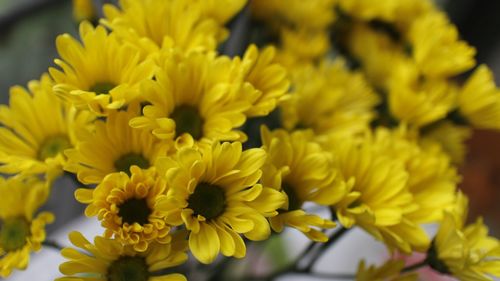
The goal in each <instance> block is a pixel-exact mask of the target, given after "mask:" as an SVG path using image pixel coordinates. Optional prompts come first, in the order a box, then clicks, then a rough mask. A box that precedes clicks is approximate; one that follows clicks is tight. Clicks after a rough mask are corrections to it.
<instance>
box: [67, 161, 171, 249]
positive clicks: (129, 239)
mask: <svg viewBox="0 0 500 281" xmlns="http://www.w3.org/2000/svg"><path fill="white" fill-rule="evenodd" d="M130 174H131V175H130V176H128V175H127V174H126V173H123V172H121V173H113V174H110V175H108V176H106V177H105V178H104V179H103V180H102V182H101V183H100V184H99V185H98V186H97V187H96V188H95V189H85V188H80V189H78V190H77V191H76V193H75V196H76V199H77V200H78V201H79V202H81V203H85V204H88V206H87V208H86V209H85V215H87V216H88V217H92V216H97V218H98V219H99V220H100V221H101V225H102V226H103V227H104V228H105V229H106V231H105V233H104V236H105V237H107V238H110V237H114V238H115V239H117V240H118V241H120V242H122V243H124V244H127V245H132V246H133V248H134V250H136V251H139V252H144V251H146V250H147V249H148V246H149V245H150V244H151V243H152V242H158V243H161V244H165V243H168V242H170V239H171V237H170V236H169V231H170V227H169V226H168V225H167V224H166V222H165V218H164V216H162V215H161V214H160V213H159V212H158V210H157V208H156V200H157V198H158V197H159V196H160V195H162V194H163V193H165V191H166V184H165V181H164V180H163V179H162V178H160V177H159V176H158V175H157V174H156V170H155V169H154V168H151V169H148V170H141V168H139V167H138V166H135V165H134V166H132V167H130Z"/></svg>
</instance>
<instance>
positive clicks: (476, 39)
mask: <svg viewBox="0 0 500 281" xmlns="http://www.w3.org/2000/svg"><path fill="white" fill-rule="evenodd" d="M96 2H103V1H96ZM439 2H440V4H441V5H442V6H443V8H444V9H445V10H447V11H448V14H449V16H450V18H451V20H452V21H453V22H454V23H455V24H456V25H457V27H458V29H459V31H460V33H461V35H462V38H463V39H465V40H466V41H468V42H469V43H470V44H471V45H473V46H475V47H476V48H477V61H478V63H480V64H481V63H485V64H487V65H489V66H490V67H491V68H492V69H493V71H494V73H496V76H497V78H496V79H497V84H500V28H499V27H500V1H491V0H453V1H451V0H449V1H439ZM61 33H70V34H76V33H77V24H76V23H75V22H74V20H73V18H72V7H71V1H69V0H0V103H3V104H5V103H8V97H9V88H10V87H11V86H13V85H16V84H19V85H26V83H27V82H28V81H30V80H32V79H38V78H39V77H40V75H41V74H42V73H43V72H45V71H47V68H48V67H49V66H52V65H53V60H54V58H56V57H57V54H56V49H55V38H56V36H57V35H58V34H61ZM468 145H469V154H468V157H467V161H466V164H465V166H464V167H462V168H461V174H462V176H463V182H462V184H461V188H462V189H463V190H464V191H465V193H467V194H468V195H469V196H470V198H471V199H470V205H471V212H470V216H471V218H475V217H477V216H478V215H482V216H484V218H485V221H486V222H487V224H488V225H489V226H490V228H491V233H492V235H494V236H496V237H500V204H499V201H500V134H499V133H493V132H487V131H476V132H475V134H474V136H473V138H472V139H471V140H470V141H469V143H468ZM74 189H75V184H74V183H73V181H72V180H71V178H69V177H65V178H62V179H60V180H59V182H58V183H57V184H56V189H55V192H53V195H52V197H51V199H50V201H49V204H48V206H47V208H48V209H50V210H52V211H54V212H56V215H57V222H56V223H55V224H54V225H52V226H51V228H50V229H49V231H50V232H51V233H54V232H56V231H57V229H58V228H60V227H61V226H62V225H67V223H69V222H70V221H71V220H72V219H73V218H75V217H77V216H78V215H81V214H82V210H83V207H82V206H81V205H79V204H78V203H77V202H76V201H75V200H74V198H73V196H72V194H73V192H74ZM0 196H1V195H0ZM93 225H95V224H93ZM88 227H89V226H87V225H83V226H82V225H81V224H80V226H79V228H88ZM90 228H92V227H90ZM92 231H93V230H92ZM66 233H67V231H66ZM56 236H58V237H64V236H65V234H61V233H59V234H57V233H56ZM357 247H358V248H359V245H358V246H357ZM346 262H348V261H346V260H344V261H343V263H346ZM13 278H16V277H15V276H14V277H13ZM24 278H25V277H22V279H17V280H27V279H24ZM36 280H41V279H38V278H37V279H36ZM287 280H288V279H287ZM290 280H291V279H290ZM296 280H303V279H296Z"/></svg>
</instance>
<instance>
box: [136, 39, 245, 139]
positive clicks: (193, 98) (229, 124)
mask: <svg viewBox="0 0 500 281" xmlns="http://www.w3.org/2000/svg"><path fill="white" fill-rule="evenodd" d="M159 63H160V65H161V69H160V70H159V71H158V72H157V73H156V74H155V80H154V81H148V82H147V83H145V84H144V87H143V88H142V94H143V95H144V99H145V100H146V101H147V102H148V103H149V104H148V105H146V106H145V107H144V109H143V116H139V117H136V118H134V119H132V120H131V122H130V125H131V126H132V127H134V128H141V129H145V130H148V131H152V133H153V135H154V136H156V137H157V138H159V139H162V140H175V146H176V147H177V148H180V147H183V146H192V145H193V144H195V143H200V142H202V141H207V140H221V141H222V140H225V141H235V140H246V136H245V135H244V134H243V133H242V132H241V131H239V130H236V128H238V127H240V126H241V125H243V123H244V122H245V120H246V116H245V114H244V112H245V111H246V110H248V109H249V108H250V103H249V101H248V100H246V99H244V98H238V97H239V96H237V95H236V94H235V93H234V92H233V91H232V89H233V87H238V86H239V82H237V84H236V85H234V84H232V83H230V82H231V81H234V80H236V79H235V78H234V77H232V73H233V72H234V71H233V72H232V70H231V61H230V60H229V58H227V57H217V58H216V57H215V54H213V53H211V54H203V53H198V52H193V53H190V54H184V53H181V52H179V51H178V50H173V49H172V50H165V51H164V52H163V53H162V57H161V58H160V59H159ZM236 71H237V70H236Z"/></svg>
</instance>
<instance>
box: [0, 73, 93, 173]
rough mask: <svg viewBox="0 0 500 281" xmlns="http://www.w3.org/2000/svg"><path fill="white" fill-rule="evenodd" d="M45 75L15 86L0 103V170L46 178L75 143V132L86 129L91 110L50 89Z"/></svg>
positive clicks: (76, 137) (64, 160)
mask: <svg viewBox="0 0 500 281" xmlns="http://www.w3.org/2000/svg"><path fill="white" fill-rule="evenodd" d="M52 86H53V82H52V80H51V79H50V78H49V76H48V75H42V77H41V79H40V81H31V82H29V83H28V89H24V88H22V87H19V86H16V87H13V88H11V91H10V105H9V106H6V105H1V106H0V123H1V125H2V126H3V127H1V128H0V156H1V157H0V162H1V163H2V166H0V172H3V173H9V174H13V173H22V174H41V173H45V174H46V175H47V178H48V180H52V179H53V178H54V177H55V176H57V175H58V174H60V173H61V172H62V166H63V165H64V163H65V162H66V158H65V157H64V154H63V151H64V150H65V149H67V148H70V147H73V146H75V145H76V142H77V139H78V132H80V131H86V130H87V129H88V127H89V126H90V122H91V121H92V120H93V116H92V114H90V113H88V112H79V111H77V110H76V109H75V108H73V107H72V106H71V105H69V104H66V103H64V102H62V101H61V100H60V99H59V98H57V96H55V95H54V93H53V91H52Z"/></svg>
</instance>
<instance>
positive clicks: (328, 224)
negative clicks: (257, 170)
mask: <svg viewBox="0 0 500 281" xmlns="http://www.w3.org/2000/svg"><path fill="white" fill-rule="evenodd" d="M261 136H262V143H263V148H264V149H265V150H266V152H267V154H268V158H267V162H266V164H265V165H264V167H263V169H262V170H263V175H262V184H263V185H264V186H269V187H272V188H274V189H275V190H278V191H281V192H284V193H285V194H286V196H287V199H288V200H287V202H286V203H285V204H284V205H283V206H281V210H280V214H279V215H277V216H275V217H272V218H270V219H269V220H270V222H271V227H272V228H273V230H275V231H277V232H281V231H283V228H284V227H285V226H291V227H293V228H296V229H298V230H299V231H302V232H303V233H304V234H305V235H306V236H307V237H308V238H309V239H311V240H314V241H318V242H326V241H327V240H328V236H326V235H325V234H324V233H323V232H321V231H320V230H318V229H316V228H320V229H321V228H333V227H335V223H334V222H332V221H330V220H327V219H323V218H321V217H319V216H317V215H314V214H308V213H307V212H305V211H304V210H303V209H302V206H303V204H304V203H305V202H314V203H317V204H320V205H323V206H330V205H332V204H335V203H337V202H338V201H340V199H342V197H343V196H344V195H345V192H346V187H345V183H344V182H343V181H342V180H341V179H339V175H338V173H337V168H336V167H335V163H334V159H333V156H332V155H331V154H330V153H329V152H326V151H324V150H323V149H322V148H321V147H320V145H319V144H317V143H316V142H314V141H313V138H314V135H313V134H312V132H311V131H296V132H294V133H291V134H288V133H287V132H286V131H284V130H276V131H274V132H270V131H269V130H268V129H267V128H265V127H263V128H262V130H261Z"/></svg>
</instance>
